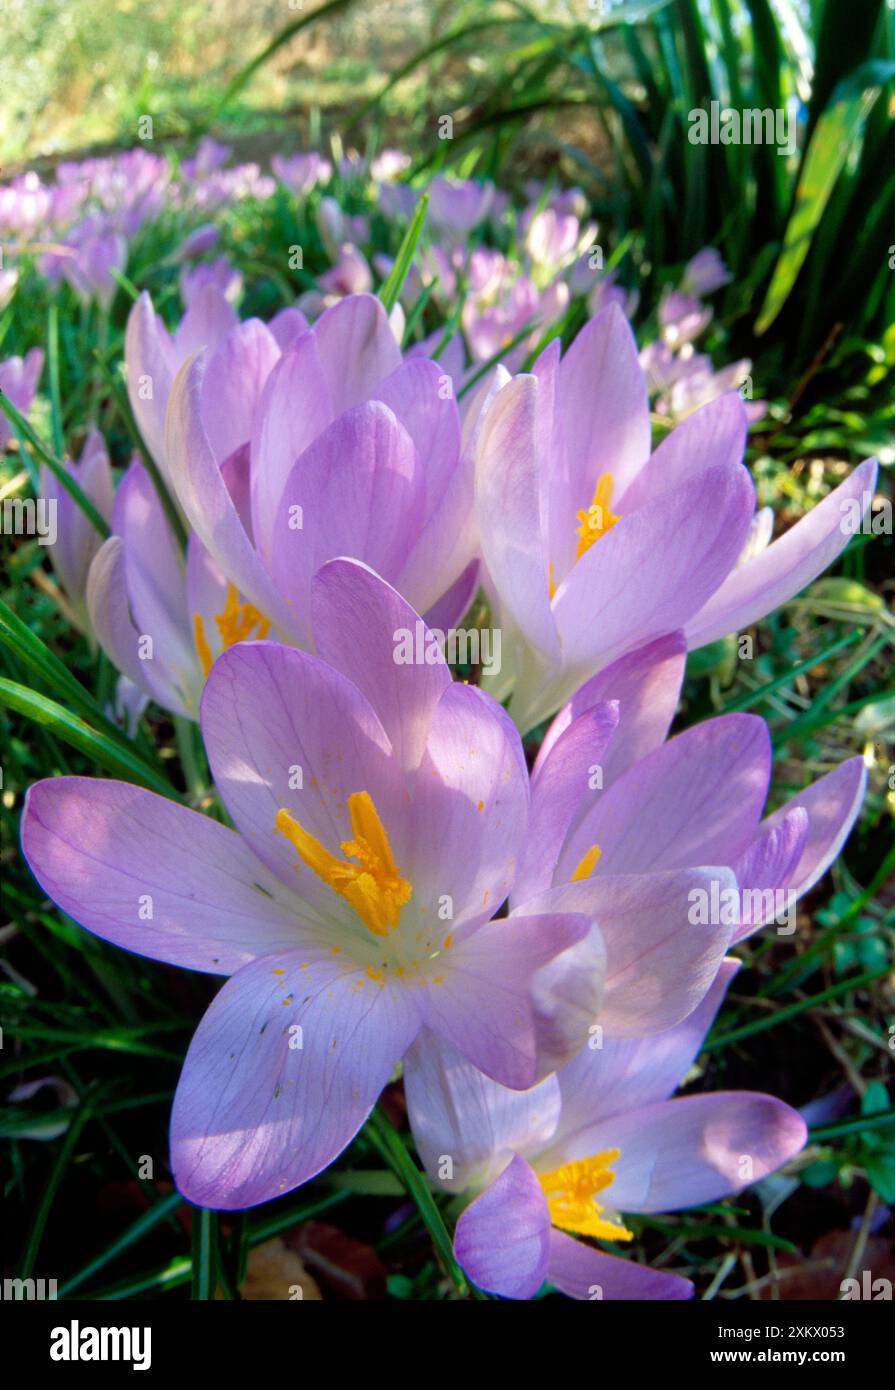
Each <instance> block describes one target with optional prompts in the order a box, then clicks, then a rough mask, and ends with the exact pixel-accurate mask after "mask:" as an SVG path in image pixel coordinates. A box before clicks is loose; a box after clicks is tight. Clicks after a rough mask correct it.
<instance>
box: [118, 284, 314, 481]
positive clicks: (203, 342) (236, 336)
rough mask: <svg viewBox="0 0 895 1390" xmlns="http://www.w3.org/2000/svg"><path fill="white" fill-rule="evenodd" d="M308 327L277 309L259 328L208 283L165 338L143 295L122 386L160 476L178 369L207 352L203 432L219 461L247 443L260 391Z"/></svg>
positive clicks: (131, 324)
mask: <svg viewBox="0 0 895 1390" xmlns="http://www.w3.org/2000/svg"><path fill="white" fill-rule="evenodd" d="M306 328H307V320H306V319H305V317H304V315H303V314H302V313H301V312H300V311H299V310H298V309H294V308H288V309H281V310H280V312H279V313H278V314H277V315H276V316H275V317H274V318H273V319H271V321H270V323H269V324H264V323H262V322H261V320H260V319H247V320H246V322H245V323H240V321H239V317H238V315H237V313H236V310H235V309H234V308H233V305H232V304H231V303H230V302H229V300H228V298H227V296H226V295H225V294H224V293H223V292H222V290H221V288H220V287H219V285H217V284H215V283H206V284H203V285H202V286H201V287H199V288H198V289H197V290H196V292H195V293H194V294H192V295H191V297H190V304H189V307H188V308H187V310H186V313H185V314H184V316H183V318H182V319H181V321H180V323H179V324H178V326H177V329H176V331H175V332H174V333H169V332H168V330H167V329H166V327H165V325H164V324H163V323H162V320H161V319H160V317H159V316H158V314H157V313H156V312H155V310H154V308H153V306H152V300H151V299H150V297H149V295H148V294H147V293H146V292H145V291H144V293H143V294H141V295H140V298H139V299H138V300H137V302H136V304H134V306H133V308H132V309H131V311H130V314H129V316H128V320H127V331H126V333H125V340H124V359H125V364H126V367H127V389H128V396H129V397H130V403H131V406H132V408H133V411H134V416H135V418H136V421H137V424H138V425H139V426H140V431H141V433H142V435H143V438H144V440H145V441H146V444H147V446H148V448H149V452H150V453H151V454H152V457H153V458H154V459H155V461H156V463H157V464H158V465H159V468H160V469H161V470H162V474H163V476H164V477H165V478H166V479H167V480H168V482H169V483H170V476H169V469H168V460H167V456H166V453H165V442H164V440H165V412H166V409H167V405H168V397H169V396H170V394H171V384H172V382H173V380H174V377H175V376H176V375H177V371H178V369H179V368H180V367H181V366H182V364H183V363H184V362H186V361H187V360H188V359H189V358H191V357H192V356H194V354H196V353H197V352H199V351H201V350H202V349H206V350H207V351H208V371H207V373H206V392H207V397H206V401H205V404H204V406H203V409H204V411H205V413H206V419H207V428H208V435H209V439H210V442H211V446H212V448H213V449H214V450H215V455H216V457H217V459H218V461H219V462H220V463H223V462H224V460H225V459H227V458H229V456H230V455H231V454H232V453H234V452H235V450H236V449H238V448H239V447H240V446H241V445H243V444H246V443H248V440H249V436H250V434H251V423H252V416H253V413H254V409H255V405H256V403H257V401H258V398H259V397H260V394H261V391H262V389H263V387H264V384H265V382H266V381H267V378H268V376H269V375H270V372H271V371H272V369H273V367H274V365H275V364H276V362H277V361H278V360H279V358H280V355H281V352H282V351H283V350H284V349H285V347H286V346H287V345H288V344H289V343H290V342H292V341H293V339H294V338H295V337H296V336H297V334H298V333H300V332H303V331H304V329H306Z"/></svg>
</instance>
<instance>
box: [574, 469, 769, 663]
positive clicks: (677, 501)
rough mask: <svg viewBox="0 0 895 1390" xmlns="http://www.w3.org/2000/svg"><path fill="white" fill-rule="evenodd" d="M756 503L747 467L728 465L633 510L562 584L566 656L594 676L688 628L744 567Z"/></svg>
mask: <svg viewBox="0 0 895 1390" xmlns="http://www.w3.org/2000/svg"><path fill="white" fill-rule="evenodd" d="M754 506H755V490H754V488H753V485H752V481H751V479H750V477H749V474H748V472H747V471H746V469H745V468H743V467H741V466H740V465H739V464H738V465H736V466H735V467H731V466H729V465H727V464H720V465H718V466H712V467H710V468H706V469H704V470H703V471H702V472H701V473H700V474H698V475H697V476H696V477H693V478H688V479H686V480H685V481H684V482H682V483H681V484H679V486H677V487H675V488H673V489H672V490H670V491H669V492H664V493H662V494H661V496H660V497H656V498H650V500H649V501H648V502H647V503H646V504H645V505H644V506H642V507H640V508H639V509H638V511H636V512H633V513H628V514H627V515H626V516H623V517H622V519H621V520H620V521H619V522H618V524H617V525H616V526H613V527H612V529H611V530H610V531H608V532H607V533H606V534H605V535H604V536H601V538H600V540H599V541H598V542H597V544H596V545H592V546H591V547H590V549H589V550H588V551H587V552H586V553H585V554H584V555H582V556H581V558H580V560H578V561H577V562H576V564H574V565H573V566H572V568H571V570H570V571H569V573H568V574H567V576H566V578H565V580H564V581H563V583H562V584H560V586H559V589H558V591H557V594H556V598H555V599H554V602H553V611H554V613H555V617H556V624H557V627H558V628H559V632H560V636H561V639H562V644H563V661H564V663H565V664H566V665H567V666H568V667H570V668H571V669H573V670H574V669H577V670H578V671H580V672H581V673H583V674H585V675H590V674H591V672H592V671H593V669H594V666H595V665H596V664H597V661H598V660H599V664H600V665H601V666H602V665H605V664H608V662H609V661H612V660H614V659H615V657H617V656H622V655H623V654H624V653H625V652H626V651H629V650H631V648H633V647H637V646H641V645H642V644H643V643H645V642H648V641H651V640H652V639H653V638H655V637H660V636H664V635H665V634H666V633H668V632H674V631H676V630H677V629H678V628H680V627H683V625H684V623H685V622H686V620H687V619H688V618H690V617H691V615H692V614H693V613H695V612H697V611H698V610H699V609H700V608H701V607H702V606H703V605H704V604H705V603H706V601H707V600H708V599H709V597H710V596H711V595H712V594H713V593H714V592H715V590H716V589H717V588H718V586H719V585H720V584H721V583H722V582H723V581H724V579H725V578H726V577H727V575H728V574H729V573H730V571H731V569H732V568H733V566H734V565H735V564H736V560H737V557H738V556H739V554H740V551H741V550H742V548H743V545H744V543H745V540H746V536H747V534H748V530H749V523H750V519H751V517H752V513H753V511H754Z"/></svg>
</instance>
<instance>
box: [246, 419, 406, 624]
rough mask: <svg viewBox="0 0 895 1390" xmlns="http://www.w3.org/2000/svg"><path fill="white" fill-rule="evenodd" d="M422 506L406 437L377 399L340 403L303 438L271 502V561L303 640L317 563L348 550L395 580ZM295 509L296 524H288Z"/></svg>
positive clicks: (272, 572) (273, 574)
mask: <svg viewBox="0 0 895 1390" xmlns="http://www.w3.org/2000/svg"><path fill="white" fill-rule="evenodd" d="M424 506H425V479H424V477H423V474H422V470H421V468H420V464H419V459H418V457H417V453H416V449H415V448H414V445H413V441H412V439H411V438H410V435H409V434H408V433H407V431H406V430H405V429H404V427H403V425H401V424H399V422H398V420H397V419H396V418H395V416H394V415H393V414H392V412H391V411H390V410H389V409H388V407H387V406H384V405H382V404H380V402H379V401H366V402H365V403H364V404H363V405H359V406H357V407H355V408H354V409H353V410H348V411H346V412H345V413H344V414H343V415H340V416H339V417H338V418H337V419H336V420H334V421H333V423H332V424H331V425H329V426H328V427H327V428H326V429H325V430H324V431H323V433H322V434H321V435H319V436H318V437H317V439H315V440H314V441H313V443H312V444H310V445H309V446H308V448H307V449H306V450H305V451H304V453H303V454H302V455H301V457H300V458H299V459H298V461H297V462H296V464H295V467H294V468H293V469H292V472H291V473H290V474H289V477H288V478H287V479H286V484H285V487H284V488H283V493H282V496H281V498H280V500H279V503H278V505H277V511H276V517H275V522H274V538H275V544H274V546H273V558H272V564H271V574H272V576H273V580H274V583H275V584H276V586H277V589H278V590H279V592H280V593H281V594H282V595H283V597H284V599H285V602H286V604H287V606H288V607H289V609H290V611H291V612H292V613H293V615H294V616H293V619H292V625H293V627H294V628H295V629H296V630H301V631H302V633H303V634H304V633H305V631H306V634H307V635H306V637H305V641H306V643H308V642H310V639H311V623H310V616H311V615H310V605H309V599H310V589H311V580H312V578H313V576H314V575H315V574H316V572H317V570H318V569H319V568H320V567H321V565H323V564H325V563H326V561H327V560H332V559H335V558H336V557H337V556H339V555H353V556H356V558H357V559H359V560H363V561H365V562H366V563H367V564H369V565H370V567H371V568H372V569H375V570H376V571H377V573H379V574H381V575H382V576H383V577H384V578H385V579H387V580H389V581H390V582H392V581H394V580H396V579H397V578H398V575H399V574H400V572H401V570H402V569H403V567H404V563H405V561H406V559H407V555H408V552H409V549H410V544H411V540H412V538H413V536H415V535H416V533H417V532H418V530H419V527H420V525H421V524H422V519H423V510H424ZM295 508H299V509H300V511H299V512H298V513H296V512H295ZM296 514H297V515H300V516H301V526H300V527H293V526H292V525H291V524H290V519H291V517H292V516H293V515H296Z"/></svg>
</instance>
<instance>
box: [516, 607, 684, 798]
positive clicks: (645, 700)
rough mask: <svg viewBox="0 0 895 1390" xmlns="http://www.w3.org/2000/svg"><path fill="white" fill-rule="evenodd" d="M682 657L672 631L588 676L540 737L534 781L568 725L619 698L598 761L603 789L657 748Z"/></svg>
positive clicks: (676, 692) (674, 699)
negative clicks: (613, 724) (615, 720)
mask: <svg viewBox="0 0 895 1390" xmlns="http://www.w3.org/2000/svg"><path fill="white" fill-rule="evenodd" d="M686 659H687V644H686V641H685V640H684V636H683V634H682V633H679V632H678V633H671V634H669V636H667V637H659V638H657V640H656V641H655V642H649V643H647V645H646V646H645V647H639V648H638V649H637V650H636V651H633V652H629V654H628V655H627V656H623V657H620V658H619V659H618V661H613V662H612V664H611V665H610V666H607V667H606V668H605V669H604V670H602V671H599V672H598V673H597V674H596V675H595V676H592V677H591V679H590V680H589V681H586V682H585V683H584V685H582V686H581V687H580V689H579V690H577V691H576V693H575V694H574V695H573V696H572V698H571V700H570V701H569V703H568V704H567V705H565V706H564V707H563V708H562V709H561V710H560V712H559V714H558V715H557V716H556V718H555V719H554V720H553V722H552V723H551V725H550V727H549V729H548V730H547V732H546V734H545V735H544V741H543V743H542V744H541V747H540V749H539V750H538V756H537V759H536V761H535V765H534V768H533V769H532V779H533V781H536V780H537V779H538V777H539V776H540V771H541V768H542V767H543V766H544V764H545V763H546V761H547V759H548V758H549V757H550V755H551V751H552V749H553V747H554V745H555V744H556V742H557V741H558V740H559V739H560V737H561V736H562V735H563V734H564V733H565V731H566V729H568V728H569V726H570V725H571V724H572V722H573V721H574V720H575V719H577V718H578V716H579V715H581V714H584V712H585V710H588V709H590V708H591V707H592V706H593V705H596V704H599V703H600V702H601V701H604V700H617V701H618V705H619V719H618V726H617V728H616V730H615V732H614V734H613V736H612V740H611V742H610V744H609V747H608V748H607V749H606V750H605V751H604V753H603V756H602V757H601V759H600V766H601V768H602V772H603V786H604V787H608V786H609V784H610V782H614V781H615V779H616V778H617V777H619V776H620V775H621V774H622V773H623V772H625V771H626V770H627V769H628V768H629V767H631V766H632V764H633V763H636V762H637V761H638V759H640V758H642V757H644V756H645V755H646V754H647V753H651V752H652V751H653V749H654V748H658V747H659V745H660V744H661V743H662V742H663V740H664V739H665V736H666V734H667V733H668V730H669V729H670V727H671V721H672V719H673V718H674V715H675V711H676V710H677V704H678V699H679V697H680V691H681V684H682V682H683V679H684V666H685V665H686Z"/></svg>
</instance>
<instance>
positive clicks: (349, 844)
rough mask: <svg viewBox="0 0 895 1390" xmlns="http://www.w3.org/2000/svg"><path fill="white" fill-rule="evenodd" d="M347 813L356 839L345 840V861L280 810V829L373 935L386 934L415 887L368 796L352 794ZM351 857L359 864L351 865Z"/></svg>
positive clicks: (277, 821)
mask: <svg viewBox="0 0 895 1390" xmlns="http://www.w3.org/2000/svg"><path fill="white" fill-rule="evenodd" d="M348 810H349V812H350V813H351V829H352V831H353V832H354V839H353V840H343V841H342V851H343V853H344V854H345V855H346V856H347V857H346V858H345V859H338V858H337V857H336V856H335V855H334V854H330V852H329V850H328V849H326V848H325V846H324V845H322V844H321V843H320V841H319V840H317V839H315V838H314V836H313V835H309V834H308V832H307V830H304V829H303V828H302V826H300V825H299V823H298V821H297V820H295V819H294V817H293V816H291V815H290V814H289V812H288V811H287V810H285V808H284V809H282V810H280V811H278V812H277V818H276V829H277V830H278V831H279V833H280V834H281V835H285V836H286V839H287V840H288V841H289V843H290V844H291V845H294V846H295V848H296V849H297V850H298V853H299V857H300V858H301V859H302V860H303V862H304V863H305V864H307V866H308V868H309V869H313V871H314V873H315V874H316V875H317V877H318V878H319V879H322V880H323V882H324V883H325V884H326V885H327V887H328V888H331V889H332V890H333V892H334V893H338V895H339V897H341V898H344V899H345V900H346V902H349V903H350V904H351V906H352V907H353V908H354V910H355V912H356V913H357V915H358V917H359V918H360V919H361V921H362V922H363V924H364V926H365V927H368V928H369V929H370V931H371V932H372V933H373V935H374V936H388V934H389V932H390V931H391V930H392V928H393V927H396V926H397V925H398V922H399V920H400V917H401V908H402V907H403V906H404V904H405V903H408V902H410V899H411V897H412V896H413V887H412V885H411V884H410V883H409V881H408V880H407V879H406V878H402V877H401V872H400V870H399V869H398V866H397V865H396V863H395V860H394V857H393V855H392V848H391V845H390V844H389V842H388V835H387V834H386V832H385V826H384V825H383V824H382V821H381V820H380V819H379V813H378V811H377V810H376V807H375V806H374V804H373V798H372V797H371V795H370V793H369V792H353V793H352V794H351V796H349V798H348ZM352 859H356V860H358V863H356V864H352V863H351V862H350V861H351V860H352Z"/></svg>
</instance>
